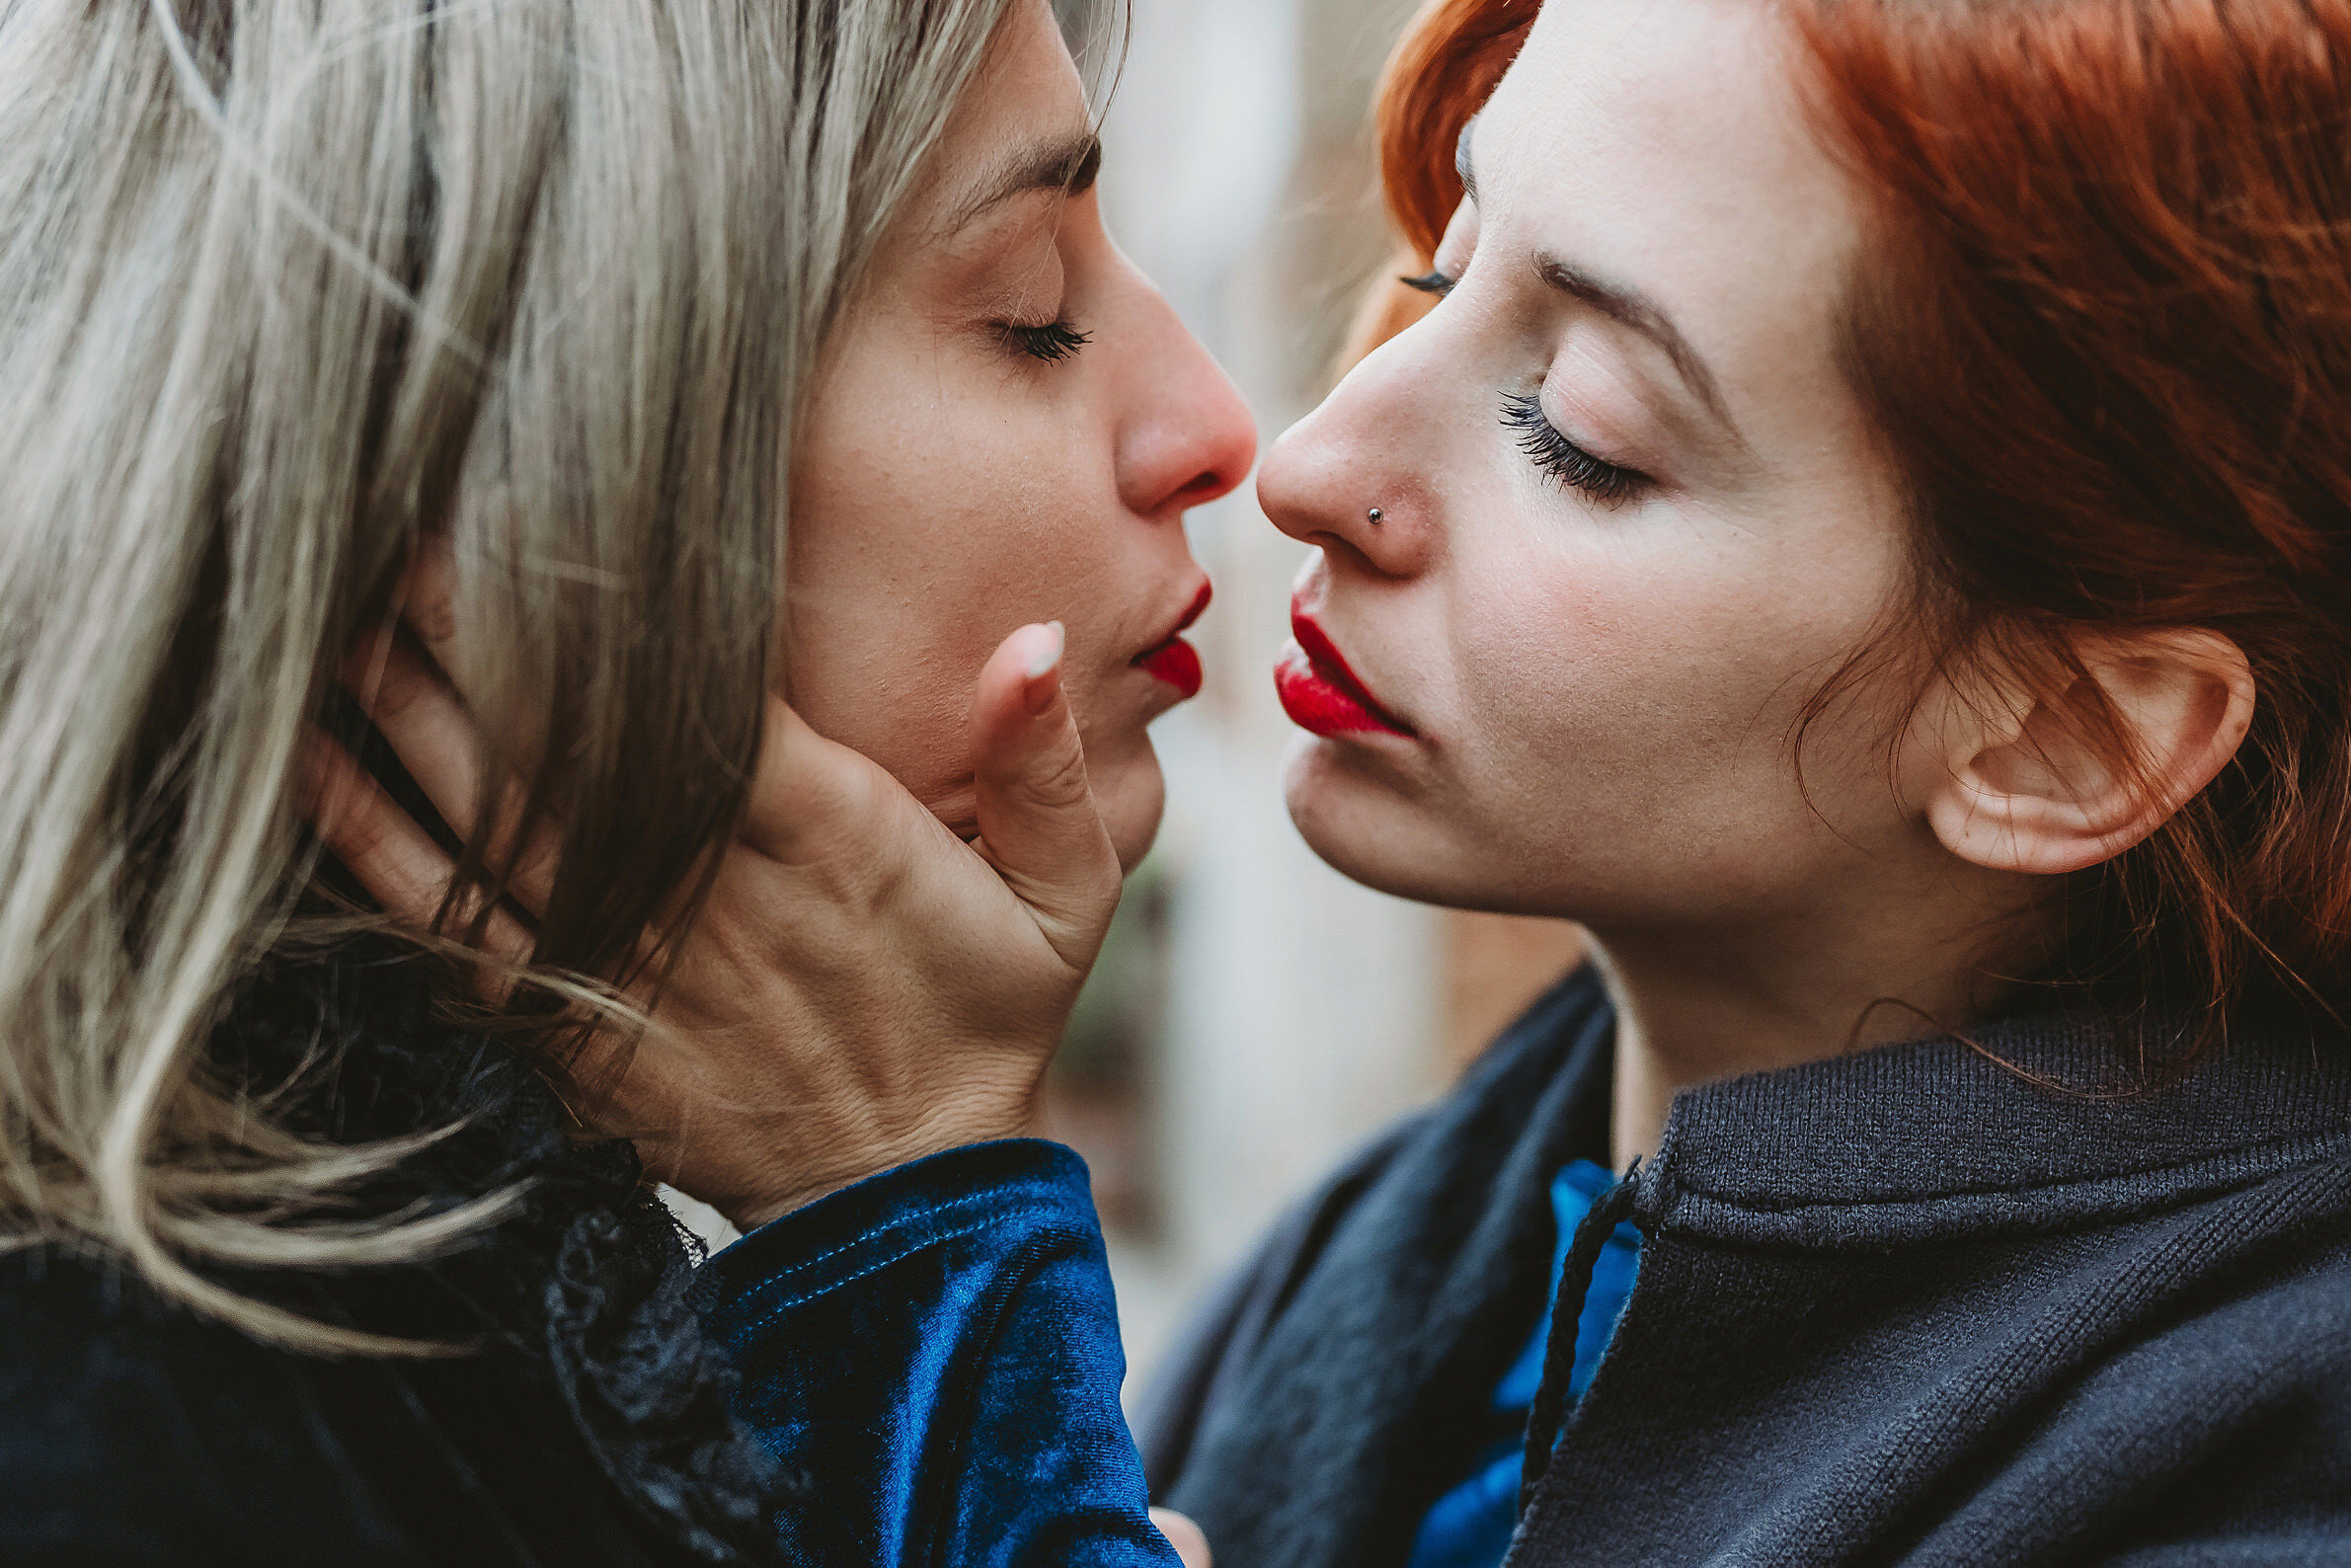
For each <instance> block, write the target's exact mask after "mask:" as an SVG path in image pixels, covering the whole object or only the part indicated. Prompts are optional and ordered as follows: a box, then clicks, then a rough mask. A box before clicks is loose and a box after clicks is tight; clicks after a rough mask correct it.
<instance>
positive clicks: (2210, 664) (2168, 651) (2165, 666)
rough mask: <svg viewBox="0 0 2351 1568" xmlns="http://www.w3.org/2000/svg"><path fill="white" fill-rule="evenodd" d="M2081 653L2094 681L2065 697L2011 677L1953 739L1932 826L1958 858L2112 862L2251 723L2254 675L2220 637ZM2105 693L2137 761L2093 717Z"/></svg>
mask: <svg viewBox="0 0 2351 1568" xmlns="http://www.w3.org/2000/svg"><path fill="white" fill-rule="evenodd" d="M2075 653H2076V655H2077V657H2078V658H2079V660H2080V662H2081V666H2082V668H2083V670H2084V671H2085V674H2084V675H2083V676H2082V677H2081V678H2078V679H2077V680H2076V681H2075V682H2074V684H2073V685H2072V687H2070V688H2069V689H2068V690H2067V691H2066V692H2064V693H2063V694H2062V695H2061V696H2058V697H2056V698H2048V697H2036V696H2034V695H2033V694H2031V692H2030V691H2029V690H2027V689H2026V688H2025V687H2024V686H2023V685H2022V683H2021V681H2018V682H2015V683H2013V684H2011V685H2009V687H2008V688H2007V689H2006V690H2004V691H2002V692H1999V693H1998V694H1997V695H1996V696H1995V698H1994V700H1992V701H1989V702H1984V703H1979V704H1976V705H1974V706H1972V707H1971V709H1970V712H1971V713H1973V714H1974V715H1975V722H1974V723H1972V724H1969V725H1962V726H1960V727H1959V730H1960V731H1961V732H1962V733H1959V734H1956V735H1954V737H1953V740H1952V745H1951V748H1950V750H1949V751H1948V752H1947V753H1946V756H1945V762H1946V767H1945V773H1944V777H1943V778H1942V779H1940V780H1939V781H1938V782H1937V783H1936V785H1935V786H1934V788H1933V789H1932V791H1931V793H1930V794H1929V795H1928V797H1927V801H1926V820H1927V823H1928V825H1929V826H1930V827H1931V828H1932V829H1933V831H1934V835H1935V836H1936V837H1937V838H1939V839H1940V840H1942V843H1943V846H1944V847H1945V848H1947V849H1949V850H1950V851H1951V853H1953V854H1955V855H1957V856H1959V858H1960V859H1962V860H1967V861H1972V862H1974V863H1975V864H1977V865H1979V866H1986V867H1990V868H1991V869H1993V870H1996V871H2021V872H2030V873H2034V874H2037V875H2042V876H2050V875H2056V874H2059V873H2063V872H2068V871H2079V870H2081V869H2083V868H2084V867H2087V866H2094V865H2097V864H2099V863H2100V862H2102V861H2106V860H2111V859H2113V858H2114V857H2115V856H2116V855H2119V854H2121V853H2122V852H2123V851H2124V850H2126V849H2128V848H2130V847H2131V846H2132V845H2133V844H2136V843H2138V842H2140V841H2141V840H2142V839H2144V838H2146V837H2147V836H2148V835H2149V834H2150V833H2153V832H2154V831H2155V829H2156V828H2158V827H2160V826H2162V825H2163V823H2166V822H2168V821H2169V820H2170V819H2171V816H2172V814H2173V813H2175V812H2177V811H2178V810H2179V809H2180V808H2181V807H2182V806H2185V805H2186V804H2187V803H2188V802H2189V800H2191V799H2192V798H2194V796H2195V795H2196V792H2197V791H2199V790H2201V789H2203V788H2204V786H2205V785H2207V784H2209V783H2211V782H2212V780H2213V777H2214V775H2216V774H2218V773H2219V772H2220V771H2221V769H2222V768H2223V767H2225V766H2227V765H2228V763H2229V759H2230V758H2231V757H2233V756H2234V755H2235V754H2236V748H2237V746H2238V745H2242V744H2243V742H2244V738H2245V732H2246V730H2248V729H2249V728H2250V727H2251V725H2252V722H2253V671H2252V668H2251V666H2248V665H2247V664H2246V662H2245V656H2244V653H2243V651H2242V650H2241V649H2239V648H2238V647H2237V646H2236V644H2235V643H2233V642H2232V641H2230V640H2229V639H2228V638H2226V637H2223V636H2221V635H2220V634H2219V633H2218V632H2211V631H2202V630H2186V631H2157V632H2142V633H2134V634H2132V635H2130V636H2128V637H2112V636H2104V635H2101V636H2099V637H2097V638H2094V639H2084V640H2083V641H2080V642H2077V644H2076V646H2075ZM2101 694H2102V695H2103V697H2104V699H2105V701H2106V704H2107V705H2108V706H2109V707H2110V708H2111V710H2112V712H2113V715H2114V720H2115V723H2116V727H2117V729H2118V730H2119V732H2120V735H2119V738H2120V739H2121V740H2122V741H2123V742H2124V743H2125V745H2127V746H2128V747H2129V753H2128V754H2129V756H2130V757H2131V758H2135V759H2136V761H2137V763H2138V765H2137V766H2136V767H2134V766H2132V765H2130V763H2129V761H2127V760H2125V759H2124V758H2119V757H2117V756H2115V755H2114V754H2113V751H2112V750H2111V748H2110V739H2111V738H2110V736H2109V735H2108V734H2106V733H2103V732H2102V731H2101V728H2100V727H2099V725H2098V724H2096V723H2095V722H2094V720H2095V715H2096V698H2097V697H2098V696H2099V695H2101ZM2003 699H2004V700H2003Z"/></svg>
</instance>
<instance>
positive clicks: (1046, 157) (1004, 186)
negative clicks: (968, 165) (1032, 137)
mask: <svg viewBox="0 0 2351 1568" xmlns="http://www.w3.org/2000/svg"><path fill="white" fill-rule="evenodd" d="M1101 172H1102V138H1101V137H1100V136H1098V135H1096V134H1095V133H1094V132H1093V131H1091V130H1082V131H1073V132H1071V133H1070V134H1068V135H1065V136H1058V137H1055V138H1054V139H1052V140H1050V141H1041V142H1033V143H1031V144H1029V145H1028V146H1025V147H1022V148H1020V149H1019V150H1017V151H1015V152H1013V153H1012V154H1010V155H1009V156H1007V157H1006V158H1005V159H1004V160H1003V161H1002V162H1001V163H999V164H997V165H996V167H995V168H994V169H993V170H991V171H990V172H988V173H987V174H984V175H982V176H981V177H980V179H978V180H976V181H974V182H973V187H972V191H973V194H972V195H970V196H967V197H966V198H965V199H964V200H963V201H962V202H961V203H960V204H959V205H958V206H957V207H956V209H955V212H954V214H953V216H951V217H950V218H949V219H948V220H947V223H946V226H945V228H944V229H943V230H942V232H943V233H946V234H954V233H956V232H957V231H958V230H961V229H963V228H965V227H968V226H969V225H970V224H971V223H972V222H973V221H975V220H976V219H978V218H979V217H980V214H982V213H984V212H986V211H987V210H988V209H989V208H991V207H995V206H1000V205H1002V204H1003V203H1004V202H1006V201H1009V200H1011V199H1012V198H1013V197H1015V196H1028V195H1030V194H1031V193H1032V192H1037V191H1058V192H1060V193H1061V194H1063V195H1065V196H1083V195H1084V194H1085V193H1086V192H1088V191H1090V190H1092V189H1093V188H1094V178H1095V176H1096V175H1098V174H1100V173H1101Z"/></svg>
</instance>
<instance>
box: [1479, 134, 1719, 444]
mask: <svg viewBox="0 0 2351 1568" xmlns="http://www.w3.org/2000/svg"><path fill="white" fill-rule="evenodd" d="M1480 118H1484V117H1483V116H1482V115H1472V116H1470V117H1469V122H1468V123H1467V124H1465V125H1463V126H1462V127H1461V137H1460V139H1459V140H1458V141H1456V142H1455V143H1454V144H1453V172H1454V173H1456V174H1458V175H1459V176H1460V177H1461V194H1462V195H1464V196H1467V197H1468V198H1469V199H1470V201H1471V202H1472V203H1474V202H1475V201H1476V200H1477V170H1476V166H1475V162H1474V160H1473V159H1472V158H1471V156H1470V150H1469V145H1470V139H1471V137H1472V135H1473V134H1474V133H1475V132H1476V130H1477V122H1478V120H1479V119H1480ZM1534 272H1535V275H1536V276H1537V277H1540V278H1541V279H1542V280H1543V282H1544V283H1546V284H1548V285H1549V286H1550V287H1552V288H1555V289H1557V290H1558V291H1559V292H1561V293H1563V294H1566V295H1567V296H1568V297H1570V298H1572V299H1578V300H1581V301H1583V302H1584V303H1585V304H1587V305H1589V306H1591V307H1592V308H1593V309H1594V310H1597V311H1599V312H1600V313H1601V314H1602V315H1604V316H1606V317H1607V318H1608V319H1609V320H1610V321H1613V322H1615V323H1616V324H1617V325H1619V326H1622V327H1629V328H1630V329H1632V330H1633V331H1634V332H1637V333H1639V334H1640V335H1641V336H1642V337H1644V338H1646V339H1648V340H1649V341H1650V342H1651V343H1653V344H1655V345H1657V347H1658V348H1660V349H1662V350H1664V351H1665V355H1666V357H1667V358H1668V359H1670V360H1672V361H1673V364H1674V369H1675V371H1676V372H1677V373H1678V374H1680V376H1681V377H1682V381H1683V384H1684V385H1685V386H1687V387H1688V388H1689V390H1690V393H1691V395H1693V396H1694V397H1696V398H1697V400H1698V401H1699V402H1700V403H1703V404H1704V405H1705V406H1706V412H1707V413H1709V414H1711V415H1713V416H1714V417H1715V419H1717V420H1718V421H1720V422H1721V424H1722V427H1723V429H1724V430H1726V431H1730V433H1731V438H1732V439H1734V440H1736V441H1737V442H1738V443H1739V444H1740V445H1741V446H1745V445H1746V444H1747V437H1746V436H1744V435H1742V434H1741V433H1740V432H1739V427H1738V425H1737V424H1736V423H1735V422H1734V421H1733V420H1732V419H1731V410H1730V405H1729V404H1728V403H1726V402H1725V401H1724V400H1723V395H1722V383H1721V382H1719V381H1717V380H1715V378H1714V372H1713V371H1712V370H1711V369H1709V368H1708V367H1707V365H1706V361H1705V360H1704V359H1702V358H1700V357H1699V356H1698V352H1697V351H1696V350H1695V349H1693V348H1691V347H1690V346H1689V340H1688V339H1687V338H1685V337H1684V336H1682V329H1681V328H1679V327H1677V326H1675V325H1674V318H1673V317H1671V316H1669V315H1667V314H1666V313H1665V312H1664V311H1663V310H1662V309H1660V308H1659V307H1658V304H1657V302H1656V301H1655V300H1653V299H1651V298H1650V297H1649V296H1648V295H1646V294H1644V293H1642V292H1641V291H1640V290H1639V289H1637V288H1633V287H1631V286H1629V285H1627V284H1624V283H1614V282H1609V281H1607V279H1604V278H1602V277H1601V276H1599V275H1598V274H1594V273H1591V272H1588V271H1586V270H1585V269H1584V268H1581V267H1578V266H1576V265H1575V264H1574V263H1573V262H1568V261H1563V260H1561V259H1560V258H1559V257H1556V256H1546V255H1537V256H1536V257H1535V259H1534Z"/></svg>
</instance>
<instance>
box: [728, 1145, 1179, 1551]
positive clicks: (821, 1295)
mask: <svg viewBox="0 0 2351 1568" xmlns="http://www.w3.org/2000/svg"><path fill="white" fill-rule="evenodd" d="M694 1294H695V1301H696V1304H697V1305H698V1306H699V1307H700V1308H701V1310H702V1313H703V1316H704V1320H705V1321H706V1322H707V1323H708V1324H709V1325H710V1327H711V1328H712V1330H713V1332H714V1333H715V1334H716V1336H717V1337H718V1338H719V1340H720V1341H721V1343H722V1344H723V1345H725V1347H726V1348H727V1350H728V1352H729V1354H730V1356H731V1357H732V1359H733V1361H734V1363H735V1365H736V1367H737V1368H738V1370H739V1371H740V1372H741V1375H742V1388H741V1392H740V1395H739V1399H738V1411H739V1413H740V1414H741V1415H742V1416H743V1417H744V1420H745V1421H746V1422H747V1423H748V1424H749V1425H750V1426H751V1427H752V1428H753V1429H754V1430H755V1431H756V1432H757V1434H758V1436H759V1438H760V1439H761V1441H762V1442H764V1443H765V1444H766V1446H767V1447H768V1449H769V1450H772V1451H773V1452H774V1453H775V1454H776V1455H777V1457H778V1458H779V1459H781V1460H782V1470H783V1475H784V1478H785V1484H786V1486H787V1488H788V1495H787V1496H786V1497H785V1499H784V1500H783V1501H782V1503H781V1504H780V1506H779V1507H778V1509H777V1512H776V1516H775V1525H776V1529H777V1532H778V1534H779V1536H780V1537H781V1539H782V1541H783V1545H784V1549H785V1554H786V1556H787V1557H789V1558H790V1559H791V1560H793V1561H801V1562H811V1563H823V1564H824V1565H825V1568H857V1565H860V1564H885V1563H886V1564H891V1565H893V1568H896V1565H899V1564H909V1563H936V1564H953V1565H956V1568H964V1565H978V1564H1001V1565H1013V1564H1022V1565H1036V1568H1045V1565H1048V1564H1052V1565H1057V1568H1058V1565H1064V1564H1088V1565H1094V1564H1099V1565H1105V1568H1110V1565H1117V1568H1126V1565H1141V1564H1153V1565H1164V1568H1175V1565H1176V1564H1177V1561H1178V1559H1177V1557H1176V1554H1175V1550H1174V1548H1173V1547H1171V1546H1170V1545H1168V1543H1167V1540H1166V1538H1165V1537H1164V1536H1162V1535H1161V1534H1160V1533H1159V1531H1158V1530H1157V1529H1155V1528H1154V1527H1153V1526H1152V1525H1151V1523H1150V1519H1149V1517H1148V1515H1147V1513H1146V1512H1145V1510H1146V1508H1147V1498H1146V1494H1145V1489H1144V1486H1143V1477H1142V1464H1141V1461H1140V1460H1139V1459H1138V1458H1137V1457H1136V1450H1135V1440H1134V1438H1133V1437H1132V1436H1131V1435H1130V1434H1129V1432H1128V1430H1127V1421H1126V1416H1125V1414H1124V1413H1123V1411H1122V1410H1121V1408H1120V1404H1119V1385H1120V1383H1121V1381H1122V1380H1123V1379H1124V1378H1125V1375H1126V1370H1127V1369H1126V1357H1125V1353H1124V1352H1123V1351H1122V1350H1121V1348H1120V1343H1119V1325H1118V1309H1117V1306H1116V1304H1115V1303H1114V1301H1113V1299H1112V1295H1111V1286H1110V1274H1109V1269H1108V1264H1107V1260H1106V1259H1105V1257H1104V1254H1103V1246H1102V1231H1101V1226H1100V1222H1099V1221H1098V1219H1097V1218H1096V1216H1095V1214H1094V1204H1093V1198H1092V1195H1091V1192H1090V1190H1089V1188H1088V1185H1087V1180H1086V1167H1085V1162H1084V1161H1083V1160H1081V1159H1079V1158H1078V1157H1077V1155H1076V1154H1074V1153H1073V1152H1071V1151H1070V1150H1068V1149H1066V1148H1063V1147H1061V1146H1060V1145H1059V1144H1056V1143H1046V1142H1039V1141H1035V1140H1027V1139H1023V1140H1018V1141H1008V1142H999V1143H981V1144H976V1145H974V1146H972V1147H968V1148H959V1149H953V1150H950V1151H949V1152H947V1153H944V1154H938V1155H934V1156H932V1157H931V1158H929V1159H925V1160H920V1161H917V1162H915V1163H914V1164H911V1165H903V1166H900V1167H899V1168H897V1169H895V1170H890V1171H885V1172H883V1173H882V1174H881V1175H879V1176H875V1177H872V1178H870V1179H868V1180H866V1181H864V1182H861V1183H859V1184H858V1185H856V1186H854V1187H850V1188H847V1189H844V1190H843V1191H841V1192H837V1193H834V1194H832V1195H831V1196H830V1197H827V1198H824V1199H823V1200H821V1201H819V1202H817V1203H814V1204H811V1205H810V1206H808V1207H807V1208H805V1209H801V1210H797V1211H795V1212H794V1213H792V1214H789V1215H784V1216H783V1217H782V1218H780V1219H777V1220H775V1221H774V1222H772V1223H770V1224H767V1225H763V1226H761V1227H760V1228H759V1229H757V1230H755V1231H753V1232H752V1233H751V1234H749V1235H747V1236H745V1237H744V1238H743V1239H742V1240H741V1241H739V1242H737V1243H735V1245H733V1246H731V1247H728V1248H727V1249H726V1250H725V1251H723V1252H721V1253H719V1254H718V1255H717V1256H716V1257H713V1258H712V1259H711V1260H710V1261H709V1262H708V1263H707V1264H705V1265H703V1267H702V1270H701V1272H700V1274H699V1275H698V1276H697V1278H696V1280H695V1284H694Z"/></svg>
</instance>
